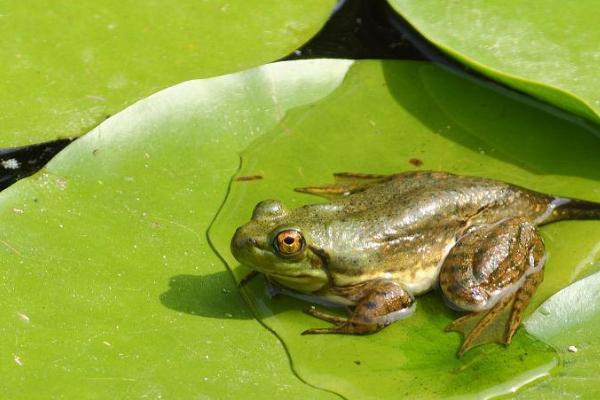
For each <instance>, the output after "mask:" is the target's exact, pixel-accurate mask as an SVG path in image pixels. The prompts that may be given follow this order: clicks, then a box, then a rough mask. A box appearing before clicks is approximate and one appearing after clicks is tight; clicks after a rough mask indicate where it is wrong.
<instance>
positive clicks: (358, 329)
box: [302, 322, 382, 335]
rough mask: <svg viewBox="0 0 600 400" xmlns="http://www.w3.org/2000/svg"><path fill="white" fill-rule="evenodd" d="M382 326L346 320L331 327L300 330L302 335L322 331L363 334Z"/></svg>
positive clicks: (375, 330)
mask: <svg viewBox="0 0 600 400" xmlns="http://www.w3.org/2000/svg"><path fill="white" fill-rule="evenodd" d="M381 328H382V327H381V326H377V325H365V324H355V323H352V322H346V323H343V324H340V325H336V326H333V327H331V328H312V329H307V330H305V331H304V332H302V335H317V334H323V333H329V334H331V333H333V334H336V333H337V334H346V335H364V334H367V333H374V332H377V331H378V330H380V329H381Z"/></svg>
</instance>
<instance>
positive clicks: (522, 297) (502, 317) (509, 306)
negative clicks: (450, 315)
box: [446, 270, 543, 357]
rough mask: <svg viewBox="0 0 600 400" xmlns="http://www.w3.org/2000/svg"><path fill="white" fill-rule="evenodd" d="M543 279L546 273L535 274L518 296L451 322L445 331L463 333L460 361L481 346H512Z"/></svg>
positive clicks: (459, 351) (510, 297) (512, 296)
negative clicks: (530, 302)
mask: <svg viewBox="0 0 600 400" xmlns="http://www.w3.org/2000/svg"><path fill="white" fill-rule="evenodd" d="M542 277H543V270H540V271H538V272H534V273H532V274H531V275H529V276H528V277H527V279H526V281H525V284H524V285H523V287H521V288H520V289H519V290H518V291H517V293H516V294H514V295H509V296H506V297H504V298H502V299H500V301H499V302H498V303H496V305H494V307H492V308H491V309H490V310H489V311H487V312H485V311H484V312H474V313H470V314H466V315H464V316H462V317H460V318H458V319H456V320H454V321H453V322H451V323H450V324H449V325H448V326H447V327H446V331H454V332H460V333H462V334H463V337H464V341H463V343H462V345H461V347H460V349H459V350H458V353H457V355H458V357H462V356H463V355H464V354H465V353H466V352H467V351H469V350H470V349H472V348H473V347H475V346H478V345H480V344H485V343H500V344H510V342H511V340H512V337H513V335H514V334H515V332H516V331H517V328H518V327H519V325H520V323H521V318H522V316H523V311H524V310H525V307H527V304H529V300H530V299H531V296H532V295H533V293H534V292H535V289H536V288H537V286H538V285H539V284H540V283H541V281H542Z"/></svg>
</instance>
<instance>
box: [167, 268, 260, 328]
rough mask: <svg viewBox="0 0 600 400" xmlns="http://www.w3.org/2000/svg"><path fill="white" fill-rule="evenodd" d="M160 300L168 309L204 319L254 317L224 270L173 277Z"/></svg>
mask: <svg viewBox="0 0 600 400" xmlns="http://www.w3.org/2000/svg"><path fill="white" fill-rule="evenodd" d="M160 301H161V303H162V304H163V305H164V306H166V307H168V308H170V309H172V310H176V311H179V312H183V313H186V314H192V315H199V316H203V317H208V318H223V319H228V318H234V319H252V318H254V316H253V315H252V313H251V312H250V311H249V310H248V306H246V304H245V303H244V301H243V300H242V298H241V296H240V294H239V293H238V289H237V288H236V287H235V286H234V284H233V282H232V279H231V275H230V274H229V272H227V271H220V272H215V273H212V274H206V275H176V276H173V277H172V278H171V279H170V280H169V289H168V290H167V291H166V292H164V293H162V294H161V295H160Z"/></svg>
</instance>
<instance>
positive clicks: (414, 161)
mask: <svg viewBox="0 0 600 400" xmlns="http://www.w3.org/2000/svg"><path fill="white" fill-rule="evenodd" d="M408 162H409V163H410V164H412V165H414V166H415V167H420V166H421V165H423V160H419V159H418V158H411V159H410V160H408Z"/></svg>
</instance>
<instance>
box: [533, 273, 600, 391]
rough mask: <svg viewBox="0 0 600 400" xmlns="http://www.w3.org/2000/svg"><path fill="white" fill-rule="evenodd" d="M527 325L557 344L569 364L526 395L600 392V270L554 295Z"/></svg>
mask: <svg viewBox="0 0 600 400" xmlns="http://www.w3.org/2000/svg"><path fill="white" fill-rule="evenodd" d="M597 267H600V266H597ZM526 327H527V331H528V332H530V333H531V334H532V335H534V336H536V337H538V338H540V339H541V340H544V341H545V342H546V343H549V344H551V345H552V346H554V347H555V348H556V349H557V350H558V351H559V353H560V354H561V357H562V358H563V363H564V365H566V366H568V368H565V369H564V370H563V371H562V373H561V374H560V375H558V376H557V377H556V378H554V379H552V380H549V381H548V382H545V383H544V384H542V385H540V386H538V387H536V388H533V389H531V390H527V391H526V392H524V393H523V394H522V396H523V398H527V399H534V398H540V399H544V398H546V399H547V398H558V397H563V398H565V397H580V396H581V395H582V394H584V393H585V396H584V397H585V398H589V399H595V398H598V396H600V385H598V376H597V374H595V373H594V371H596V369H597V367H598V360H599V359H600V336H599V335H598V331H599V330H600V273H596V274H594V275H592V276H589V277H587V278H585V279H582V280H581V281H578V282H575V283H574V284H572V285H571V286H569V287H567V288H565V289H563V290H561V291H560V292H558V293H557V294H555V295H554V296H552V297H551V298H550V299H549V300H548V301H546V302H545V303H544V304H542V306H541V307H539V308H538V309H537V310H536V311H535V313H533V314H532V315H531V317H530V318H529V320H528V321H527V323H526ZM583 387H585V392H584V391H583V390H582V388H583Z"/></svg>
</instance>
